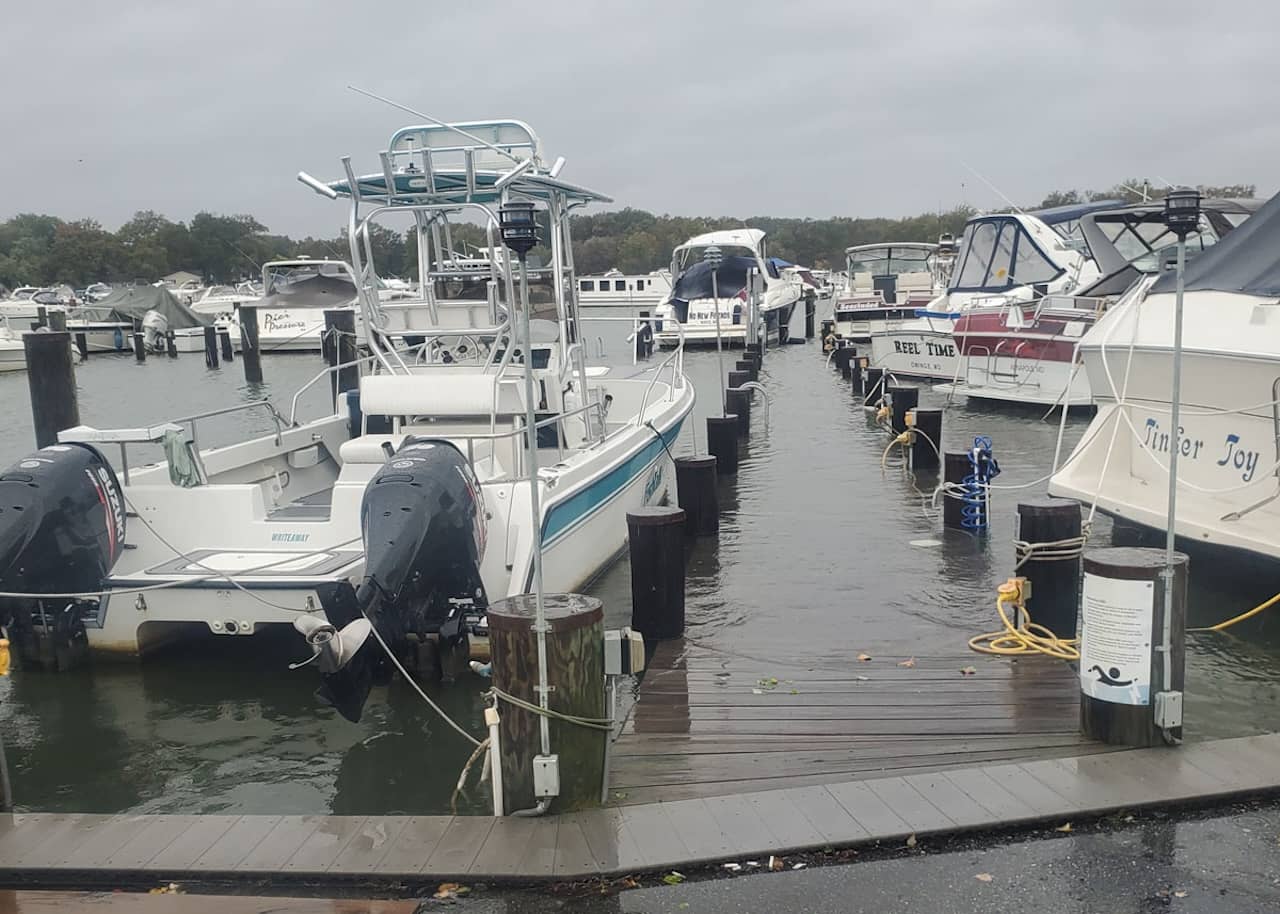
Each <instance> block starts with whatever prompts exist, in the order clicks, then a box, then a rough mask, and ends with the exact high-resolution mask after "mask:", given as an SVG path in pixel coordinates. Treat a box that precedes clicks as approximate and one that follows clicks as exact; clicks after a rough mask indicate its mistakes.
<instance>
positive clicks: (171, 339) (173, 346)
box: [164, 330, 178, 359]
mask: <svg viewBox="0 0 1280 914" xmlns="http://www.w3.org/2000/svg"><path fill="white" fill-rule="evenodd" d="M164 349H165V352H166V353H167V354H168V356H169V358H171V359H176V358H177V357H178V339H177V337H176V336H174V334H173V331H172V330H166V331H165V332H164Z"/></svg>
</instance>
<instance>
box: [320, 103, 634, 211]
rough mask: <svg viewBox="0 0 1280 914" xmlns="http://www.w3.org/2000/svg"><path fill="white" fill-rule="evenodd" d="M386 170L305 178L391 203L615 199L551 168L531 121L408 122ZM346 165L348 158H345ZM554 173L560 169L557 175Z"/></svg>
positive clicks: (331, 192) (385, 158)
mask: <svg viewBox="0 0 1280 914" xmlns="http://www.w3.org/2000/svg"><path fill="white" fill-rule="evenodd" d="M380 158H381V160H382V170H381V171H379V172H376V173H373V174H365V175H359V176H356V175H355V174H354V173H353V172H351V171H350V169H349V167H348V173H347V177H346V178H344V179H342V180H338V181H330V182H328V183H325V182H321V181H318V180H316V179H315V178H312V177H311V176H310V175H308V174H306V173H305V172H299V174H298V180H299V181H301V182H302V183H303V184H306V185H307V186H308V187H311V188H312V189H313V190H315V191H316V192H317V193H321V194H324V195H325V196H329V197H334V198H337V197H351V198H353V199H356V200H358V201H360V202H367V203H373V204H381V205H391V206H409V205H413V204H440V203H445V204H447V203H486V204H487V203H498V202H500V201H501V200H502V197H503V194H504V192H507V191H509V192H510V193H511V194H514V195H518V196H521V197H526V198H530V199H534V200H547V199H549V198H550V197H552V196H560V197H563V198H565V199H567V200H568V201H569V203H571V204H573V203H610V202H612V200H611V198H610V197H607V196H605V195H604V194H601V193H597V192H596V191H593V190H588V189H587V188H585V187H579V186H577V185H576V184H570V183H568V182H567V181H562V180H560V179H559V177H558V175H559V173H560V168H561V167H563V165H564V162H563V160H557V161H556V162H555V163H554V164H553V165H551V166H548V165H547V164H546V162H544V161H543V158H542V143H541V141H540V140H539V139H538V137H537V134H535V133H534V132H533V129H532V128H531V127H530V126H529V125H528V124H526V123H524V122H523V121H516V120H496V121H467V122H463V123H457V124H423V125H415V126H410V127H402V128H401V129H399V130H397V131H396V132H395V133H394V134H392V136H391V142H390V143H389V145H388V148H387V151H386V152H384V153H382V154H381V156H380ZM344 164H345V161H344ZM552 172H554V173H555V174H554V175H553V174H552Z"/></svg>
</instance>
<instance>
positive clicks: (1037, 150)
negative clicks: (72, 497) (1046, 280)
mask: <svg viewBox="0 0 1280 914" xmlns="http://www.w3.org/2000/svg"><path fill="white" fill-rule="evenodd" d="M1206 11H1207V12H1206ZM3 20H4V29H3V34H4V41H3V57H2V60H3V65H2V66H3V73H4V79H5V82H6V85H5V88H4V90H3V93H2V94H0V124H3V126H4V131H3V133H4V139H3V141H0V174H2V175H3V181H2V183H0V188H3V190H2V192H0V218H7V217H8V216H10V215H13V214H14V213H17V212H28V211H35V212H48V213H52V214H55V215H58V216H62V217H64V218H68V219H72V218H83V217H92V218H96V219H99V220H100V221H101V222H103V223H104V224H105V225H106V226H107V227H109V228H115V227H116V226H118V225H119V224H120V223H121V222H123V221H124V220H126V219H127V218H128V217H129V216H130V215H131V214H132V213H133V212H134V211H135V210H138V209H155V210H158V211H160V212H162V213H164V214H165V215H167V216H169V217H170V218H173V219H182V220H186V219H189V218H190V217H191V215H192V214H194V213H195V212H197V211H199V210H202V209H207V210H210V211H212V212H220V213H242V212H247V213H252V214H254V215H256V216H257V217H258V218H260V219H261V220H262V221H264V222H265V223H266V224H267V225H268V226H269V227H270V228H271V229H272V230H274V231H280V232H287V233H290V234H294V235H302V234H306V233H323V234H333V233H334V232H335V231H336V230H337V227H338V226H339V225H340V224H341V223H342V221H343V220H344V213H343V208H342V205H341V204H339V203H335V202H330V201H325V200H323V199H321V198H320V197H317V196H316V195H315V194H313V193H312V192H310V191H308V190H306V189H305V188H304V187H302V185H300V184H298V183H296V182H295V181H294V178H293V176H294V174H295V173H296V172H297V171H298V170H300V169H302V170H306V171H309V172H311V173H312V174H315V175H317V176H320V177H324V178H333V177H337V176H338V172H339V170H340V166H339V163H338V157H339V156H340V155H342V154H350V155H352V156H353V159H354V161H355V164H356V166H357V170H358V171H361V172H367V171H371V170H374V169H376V167H377V158H376V156H377V152H378V151H379V150H381V149H383V148H385V145H386V141H387V138H388V137H389V136H390V133H391V131H392V130H393V129H395V128H396V127H398V126H401V125H402V124H404V123H406V122H409V121H411V120H412V119H411V118H409V117H408V116H405V115H401V114H400V113H399V112H397V111H394V110H392V109H389V108H387V107H385V106H383V105H380V104H379V103H376V102H372V101H369V100H367V99H364V98H361V97H359V96H357V95H355V94H353V93H351V92H349V91H347V90H346V89H345V88H344V87H345V86H346V84H347V83H349V82H350V83H356V84H358V85H363V86H365V87H368V88H370V89H372V90H374V91H377V92H380V93H382V94H385V95H388V96H391V97H394V98H396V99H398V100H400V101H403V102H404V103H406V104H409V105H411V106H413V107H417V108H419V109H421V110H423V111H426V112H427V113H429V114H431V115H432V116H434V117H438V118H442V119H445V120H470V119H483V118H493V117H515V118H519V119H522V120H525V121H528V122H529V123H530V124H532V125H533V127H534V129H535V130H536V131H537V132H538V133H539V134H540V136H541V137H542V140H543V143H544V146H545V148H546V151H547V153H548V154H549V156H550V157H552V158H554V157H555V156H557V155H563V156H565V157H566V158H567V159H568V166H567V168H566V170H565V172H564V177H565V178H567V179H569V180H573V181H575V182H577V183H581V184H585V185H587V186H589V187H593V188H595V189H598V190H600V191H603V192H605V193H608V194H610V195H611V196H613V197H614V198H615V199H616V200H617V205H619V206H624V205H629V206H635V207H639V208H642V209H648V210H652V211H654V212H658V213H663V212H667V213H673V214H686V215H694V214H701V215H736V216H740V217H746V216H751V215H775V216H812V217H815V218H822V217H829V216H835V215H848V216H871V215H888V216H899V215H909V214H915V213H918V212H922V211H926V210H932V209H934V208H936V207H938V206H944V207H946V206H951V205H953V204H956V203H961V202H967V203H970V204H973V205H975V206H979V207H990V206H995V205H997V204H998V203H999V197H998V196H997V195H996V194H995V193H994V192H993V191H992V190H990V189H989V188H988V187H987V186H986V185H984V184H983V183H982V182H981V181H980V180H979V179H978V178H976V177H974V175H973V174H972V173H971V172H969V171H968V170H966V168H965V164H967V165H969V166H971V167H972V168H973V169H976V170H977V171H979V172H981V173H982V174H983V175H984V176H985V177H986V178H987V179H989V180H990V181H991V182H992V183H993V184H994V185H996V186H998V187H999V188H1000V190H1001V191H1002V192H1004V193H1005V194H1007V195H1008V196H1010V197H1012V198H1013V199H1015V200H1017V201H1019V202H1027V201H1035V200H1038V199H1039V198H1040V197H1041V196H1042V195H1043V194H1044V193H1045V192H1047V191H1049V190H1051V189H1056V188H1071V187H1076V188H1090V187H1101V186H1106V185H1108V184H1110V183H1112V182H1113V181H1115V180H1119V179H1121V178H1123V177H1128V176H1137V175H1143V174H1146V175H1151V176H1159V177H1161V178H1164V179H1167V180H1170V181H1174V182H1179V183H1181V182H1185V183H1207V184H1215V183H1223V182H1228V181H1232V182H1234V181H1251V182H1254V183H1256V184H1258V186H1259V192H1260V193H1270V192H1272V191H1274V190H1275V189H1276V187H1277V186H1280V173H1278V172H1280V165H1277V164H1276V163H1277V162H1278V161H1280V157H1277V155H1276V153H1277V150H1278V149H1280V118H1277V117H1276V114H1277V98H1276V86H1277V85H1280V54H1277V52H1276V49H1275V41H1276V35H1277V33H1278V31H1280V29H1278V28H1277V27H1278V26H1280V6H1278V5H1277V4H1275V3H1273V2H1270V0H1225V2H1221V0H1220V2H1217V3H1212V4H1205V3H1203V2H1183V0H1162V2H1148V0H1074V2H1071V3H1060V4H1053V5H1052V6H1051V5H1049V4H1045V3H1040V2H1034V0H956V2H937V3H935V2H929V0H905V2H894V3H884V2H867V0H864V2H854V0H785V2H783V0H777V2H772V3H757V2H747V0H739V2H734V3H728V2H701V3H699V2H697V0H684V2H676V3H670V2H666V0H662V2H644V3H634V4H622V3H615V2H609V0H577V2H572V3H570V2H559V0H550V2H542V3H535V2H523V3H507V2H505V0H485V2H470V3H452V4H445V3H442V2H440V0H413V2H374V0H368V2H364V3H356V2H346V3H337V2H334V0H308V2H300V0H282V2H273V0H257V2H253V3H248V2H230V0H224V2H220V0H168V2H149V0H112V2H96V0H75V2H67V0H41V2H39V3H37V2H21V0H13V2H12V3H10V4H8V5H7V8H6V10H5V13H4V16H3ZM499 23H501V24H503V28H502V29H501V30H499V31H490V32H487V33H486V32H482V31H481V30H480V29H481V27H483V26H494V25H497V24H499ZM357 35H358V36H359V37H358V38H357V37H353V36H357Z"/></svg>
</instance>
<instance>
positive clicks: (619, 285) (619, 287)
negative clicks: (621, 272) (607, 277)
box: [613, 279, 627, 292]
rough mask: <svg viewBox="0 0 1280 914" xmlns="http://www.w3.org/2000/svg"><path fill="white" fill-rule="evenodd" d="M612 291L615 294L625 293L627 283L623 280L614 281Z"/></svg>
mask: <svg viewBox="0 0 1280 914" xmlns="http://www.w3.org/2000/svg"><path fill="white" fill-rule="evenodd" d="M613 291H615V292H625V291H627V281H626V280H625V279H615V280H614V281H613Z"/></svg>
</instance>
